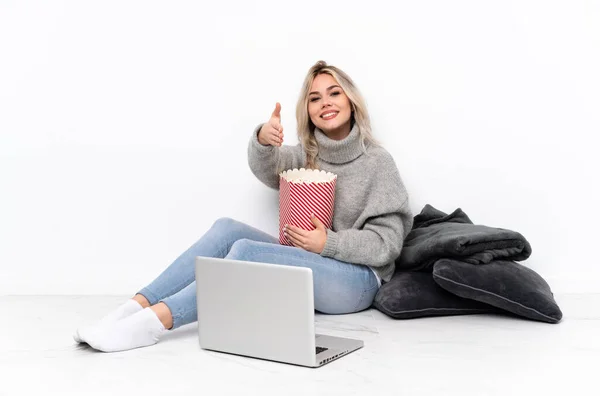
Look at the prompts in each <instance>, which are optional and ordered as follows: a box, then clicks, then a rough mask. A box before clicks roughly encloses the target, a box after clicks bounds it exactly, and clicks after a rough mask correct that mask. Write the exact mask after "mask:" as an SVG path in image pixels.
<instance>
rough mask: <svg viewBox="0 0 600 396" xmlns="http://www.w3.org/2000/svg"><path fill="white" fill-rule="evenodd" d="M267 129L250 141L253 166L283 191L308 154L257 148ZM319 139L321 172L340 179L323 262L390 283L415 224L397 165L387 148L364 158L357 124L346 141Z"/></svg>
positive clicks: (320, 134) (261, 177)
mask: <svg viewBox="0 0 600 396" xmlns="http://www.w3.org/2000/svg"><path fill="white" fill-rule="evenodd" d="M262 125H263V124H260V125H259V126H257V127H256V128H255V129H254V132H253V134H252V136H251V138H250V142H249V145H248V164H249V165H250V169H251V171H252V173H253V174H254V175H255V176H256V177H257V178H258V179H259V180H260V181H262V182H263V183H264V184H266V185H267V186H268V187H271V188H274V189H276V190H278V189H279V176H278V174H279V172H282V171H284V170H288V169H293V168H298V169H300V168H305V167H306V153H305V152H304V150H303V148H302V146H301V144H300V143H298V144H297V145H296V146H289V145H282V146H281V147H275V146H263V145H262V144H260V143H259V142H258V132H259V131H260V128H261V127H262ZM315 137H316V139H317V144H318V146H319V154H318V157H317V166H318V168H319V169H320V170H325V171H328V172H332V173H334V174H336V175H337V176H338V177H337V181H336V190H335V202H334V209H333V225H332V229H328V230H327V242H326V243H325V248H324V249H323V251H322V252H321V256H323V257H332V258H334V259H336V260H340V261H345V262H348V263H354V264H362V265H367V266H369V267H371V269H373V271H374V272H375V274H376V275H378V277H379V278H380V279H383V280H384V281H386V282H389V281H390V279H391V278H392V275H393V274H394V269H395V265H394V261H395V259H396V258H397V257H398V256H399V255H400V251H401V250H402V244H403V242H404V238H405V237H406V235H407V234H408V233H409V232H410V230H411V228H412V223H413V216H412V213H411V210H410V208H409V201H408V193H407V191H406V188H405V187H404V184H403V182H402V179H401V177H400V173H399V172H398V168H397V167H396V163H395V162H394V159H393V158H392V156H391V155H390V154H389V153H388V152H387V151H386V150H385V149H384V148H382V147H375V146H373V145H369V144H368V143H367V147H366V148H367V154H366V155H365V154H364V152H363V150H362V147H361V145H360V140H359V133H358V126H357V125H356V124H355V125H354V127H353V128H352V130H351V131H350V134H349V135H348V136H347V137H346V138H344V139H343V140H333V139H329V138H328V137H327V135H325V134H324V133H323V132H322V131H321V130H319V129H318V128H317V129H315Z"/></svg>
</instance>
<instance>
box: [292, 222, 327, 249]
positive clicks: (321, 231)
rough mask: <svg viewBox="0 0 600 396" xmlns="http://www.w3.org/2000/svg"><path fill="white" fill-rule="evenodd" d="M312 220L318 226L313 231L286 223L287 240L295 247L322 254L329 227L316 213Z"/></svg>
mask: <svg viewBox="0 0 600 396" xmlns="http://www.w3.org/2000/svg"><path fill="white" fill-rule="evenodd" d="M310 219H311V221H312V222H313V224H314V225H315V226H316V228H315V229H314V230H312V231H306V230H303V229H302V228H298V227H294V226H293V225H290V224H286V225H285V227H284V228H283V230H284V231H283V232H284V235H285V236H286V238H287V240H288V241H290V242H291V243H292V245H294V246H295V247H299V248H302V249H304V250H307V251H309V252H313V253H317V254H321V252H322V251H323V249H324V248H325V243H326V242H327V229H326V228H325V225H324V224H323V223H322V222H321V220H319V219H318V218H317V217H316V216H315V215H312V216H311V218H310Z"/></svg>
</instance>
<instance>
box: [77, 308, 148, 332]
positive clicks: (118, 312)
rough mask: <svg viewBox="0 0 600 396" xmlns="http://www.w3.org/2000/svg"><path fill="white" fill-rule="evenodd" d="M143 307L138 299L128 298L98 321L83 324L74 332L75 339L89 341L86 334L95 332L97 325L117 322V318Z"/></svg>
mask: <svg viewBox="0 0 600 396" xmlns="http://www.w3.org/2000/svg"><path fill="white" fill-rule="evenodd" d="M142 309H144V308H143V307H142V306H141V305H140V303H138V302H137V301H135V300H133V299H129V300H127V302H125V303H123V304H121V305H120V306H119V307H117V308H116V309H115V310H113V311H112V312H110V313H109V314H107V315H106V316H104V317H103V318H102V319H100V320H99V321H98V322H96V323H94V324H92V325H88V326H83V327H80V328H79V329H77V330H76V331H75V334H73V339H74V340H75V341H77V342H87V341H86V340H85V338H86V336H87V335H88V334H89V333H91V332H93V330H94V329H95V328H96V327H100V326H104V325H106V324H109V323H112V322H116V321H117V320H119V319H123V318H125V317H127V316H129V315H131V314H134V313H136V312H139V311H141V310H142Z"/></svg>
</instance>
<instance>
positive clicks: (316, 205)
mask: <svg viewBox="0 0 600 396" xmlns="http://www.w3.org/2000/svg"><path fill="white" fill-rule="evenodd" d="M336 181H337V175H335V174H333V173H331V172H325V171H319V170H313V169H304V168H300V169H293V170H292V169H290V170H287V171H284V172H281V173H280V174H279V243H280V244H282V245H288V246H293V245H292V243H291V242H289V241H288V240H287V238H286V237H285V235H284V234H283V226H284V225H286V224H291V225H293V226H296V227H298V228H302V229H303V230H307V231H312V230H314V229H315V225H314V224H313V222H312V221H311V219H310V216H311V214H314V215H315V216H316V217H317V218H318V219H319V220H321V222H322V223H323V224H324V225H325V227H326V228H329V229H331V224H332V221H333V202H334V199H335V183H336Z"/></svg>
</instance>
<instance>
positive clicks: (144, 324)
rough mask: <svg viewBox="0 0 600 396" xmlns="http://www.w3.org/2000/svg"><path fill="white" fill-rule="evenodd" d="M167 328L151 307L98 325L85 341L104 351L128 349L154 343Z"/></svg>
mask: <svg viewBox="0 0 600 396" xmlns="http://www.w3.org/2000/svg"><path fill="white" fill-rule="evenodd" d="M166 330H167V329H166V328H165V326H164V325H163V323H162V322H161V320H160V319H159V318H158V315H157V314H156V313H155V312H154V310H153V309H151V308H144V309H142V310H141V311H139V312H137V313H135V314H133V315H131V316H128V317H126V318H124V319H121V320H119V321H117V322H113V323H108V324H105V325H104V326H100V327H96V328H95V329H94V330H93V331H90V332H89V333H88V334H86V335H85V341H86V342H87V343H88V344H89V345H90V346H91V347H92V348H94V349H97V350H99V351H102V352H118V351H126V350H129V349H134V348H141V347H145V346H150V345H154V344H156V343H157V342H158V340H159V339H160V337H161V336H162V334H163V333H164V332H165V331H166Z"/></svg>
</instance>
